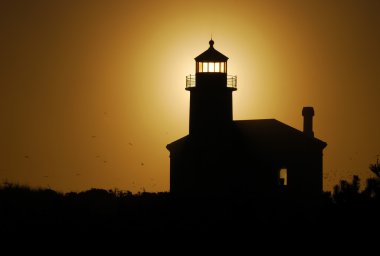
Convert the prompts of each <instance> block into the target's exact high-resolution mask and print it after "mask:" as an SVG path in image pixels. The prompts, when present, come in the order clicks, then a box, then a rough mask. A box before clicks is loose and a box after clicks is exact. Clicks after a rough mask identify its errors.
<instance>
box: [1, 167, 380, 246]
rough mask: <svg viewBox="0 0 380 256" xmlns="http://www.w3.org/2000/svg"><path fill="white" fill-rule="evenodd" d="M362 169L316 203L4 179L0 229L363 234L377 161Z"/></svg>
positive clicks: (378, 193) (376, 209)
mask: <svg viewBox="0 0 380 256" xmlns="http://www.w3.org/2000/svg"><path fill="white" fill-rule="evenodd" d="M370 170H371V171H373V172H374V173H375V174H376V175H377V176H376V177H375V178H371V179H368V180H367V183H366V187H365V188H364V189H363V190H360V179H359V177H357V176H354V177H353V179H352V181H350V182H348V181H341V182H340V184H338V185H336V186H335V188H334V190H333V192H332V193H329V192H327V193H324V194H323V198H322V202H321V203H320V204H318V205H309V204H304V203H303V202H297V201H289V200H282V199H274V198H253V197H249V196H245V195H235V196H233V197H228V198H226V197H219V198H216V197H213V198H210V197H202V198H199V197H198V198H176V197H174V196H172V195H170V194H169V193H166V192H165V193H164V192H163V193H148V192H142V193H137V194H133V193H131V192H129V191H120V190H117V189H114V190H103V189H96V188H93V189H90V190H88V191H84V192H80V193H74V192H70V193H58V192H56V191H54V190H51V189H33V188H30V187H26V186H21V185H16V184H10V183H4V184H3V185H1V186H0V219H1V222H0V230H1V232H2V234H7V237H8V238H15V237H17V239H22V238H26V239H31V238H39V239H40V238H41V237H44V238H45V239H46V238H50V239H51V238H54V239H56V238H57V237H61V239H62V237H66V238H67V237H70V239H74V240H75V239H80V240H83V239H88V240H92V239H94V238H95V237H97V238H99V237H102V238H103V239H105V238H107V239H110V240H114V239H122V240H123V241H125V240H128V239H135V240H138V239H139V238H141V237H144V239H147V238H151V239H153V240H159V239H164V240H167V239H168V240H170V241H178V240H182V239H184V237H198V238H199V237H202V236H204V237H210V236H212V237H224V238H226V237H231V238H233V237H236V236H239V235H240V236H243V235H242V234H244V237H256V236H259V237H261V238H263V237H267V238H268V237H271V238H270V239H273V237H276V236H277V235H278V234H283V232H285V233H287V232H288V230H291V231H292V233H294V234H302V235H300V237H303V238H306V237H307V235H306V234H308V235H311V234H313V235H316V234H324V235H323V237H324V238H326V239H328V237H329V236H330V235H331V237H330V238H331V239H336V237H345V238H348V237H350V235H353V234H355V235H357V234H361V236H360V237H363V234H369V233H368V232H369V230H379V228H380V225H379V221H378V217H379V216H380V176H379V174H380V172H379V163H378V162H377V163H376V164H374V165H370ZM245 234H247V235H245ZM289 234H290V233H287V235H286V236H285V237H286V238H288V237H289ZM349 234H350V235H349ZM355 237H356V238H355V239H358V237H357V236H355ZM369 237H370V236H369ZM283 238H284V237H282V239H283Z"/></svg>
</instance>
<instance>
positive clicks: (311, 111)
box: [302, 107, 314, 116]
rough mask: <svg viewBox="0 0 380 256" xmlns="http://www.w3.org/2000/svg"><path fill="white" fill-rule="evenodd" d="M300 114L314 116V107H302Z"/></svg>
mask: <svg viewBox="0 0 380 256" xmlns="http://www.w3.org/2000/svg"><path fill="white" fill-rule="evenodd" d="M302 115H303V116H314V108H313V107H303V109H302Z"/></svg>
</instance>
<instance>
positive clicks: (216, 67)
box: [215, 62, 220, 72]
mask: <svg viewBox="0 0 380 256" xmlns="http://www.w3.org/2000/svg"><path fill="white" fill-rule="evenodd" d="M215 72H220V63H219V62H217V63H215Z"/></svg>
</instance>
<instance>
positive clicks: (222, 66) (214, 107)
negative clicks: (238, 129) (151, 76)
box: [186, 39, 236, 136]
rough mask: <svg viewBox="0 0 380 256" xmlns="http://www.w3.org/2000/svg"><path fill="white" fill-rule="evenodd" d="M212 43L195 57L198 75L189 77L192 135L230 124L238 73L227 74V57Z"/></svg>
mask: <svg viewBox="0 0 380 256" xmlns="http://www.w3.org/2000/svg"><path fill="white" fill-rule="evenodd" d="M209 45H210V47H209V48H208V49H207V50H206V51H205V52H203V53H202V54H200V55H199V56H197V57H196V58H195V75H189V76H187V77H186V90H187V91H189V92H190V118H189V133H190V135H208V136H209V135H210V134H215V133H217V132H218V131H221V130H224V129H225V128H227V127H229V126H231V124H232V121H233V116H232V92H234V91H236V76H229V75H227V61H228V57H226V56H225V55H223V54H222V53H220V52H219V51H217V50H216V49H215V48H214V41H213V40H212V39H211V40H210V42H209Z"/></svg>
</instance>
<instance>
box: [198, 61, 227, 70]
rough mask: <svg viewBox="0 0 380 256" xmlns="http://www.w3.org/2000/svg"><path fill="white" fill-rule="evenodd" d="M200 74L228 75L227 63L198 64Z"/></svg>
mask: <svg viewBox="0 0 380 256" xmlns="http://www.w3.org/2000/svg"><path fill="white" fill-rule="evenodd" d="M196 70H197V72H198V73H227V63H226V62H197V64H196Z"/></svg>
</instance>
